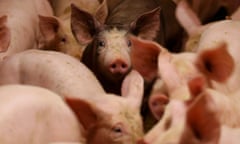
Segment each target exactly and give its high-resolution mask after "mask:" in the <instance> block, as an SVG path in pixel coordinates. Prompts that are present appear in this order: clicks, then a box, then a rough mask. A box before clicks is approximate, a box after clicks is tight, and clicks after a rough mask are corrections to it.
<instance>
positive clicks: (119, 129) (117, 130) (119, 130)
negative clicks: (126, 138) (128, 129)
mask: <svg viewBox="0 0 240 144" xmlns="http://www.w3.org/2000/svg"><path fill="white" fill-rule="evenodd" d="M122 135H123V125H122V124H116V125H115V126H113V128H112V136H113V138H119V137H121V136H122Z"/></svg>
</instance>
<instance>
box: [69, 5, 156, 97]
mask: <svg viewBox="0 0 240 144" xmlns="http://www.w3.org/2000/svg"><path fill="white" fill-rule="evenodd" d="M71 8H72V16H71V27H72V31H73V34H74V36H75V38H76V40H77V41H78V42H79V43H80V44H82V45H88V46H87V47H86V49H85V50H84V53H83V57H82V62H83V63H84V64H85V65H86V66H87V67H89V68H90V69H91V70H92V71H93V72H94V74H95V75H96V76H97V78H98V79H99V80H100V82H101V83H102V85H103V87H104V89H105V90H106V91H107V92H113V93H120V87H121V82H122V80H123V78H124V77H125V76H126V74H127V73H128V72H129V71H130V70H131V68H132V62H131V59H130V53H131V42H130V40H129V33H134V34H135V35H137V36H139V37H144V38H148V39H154V38H155V37H156V35H157V31H158V30H159V23H160V21H159V13H160V9H159V8H156V9H154V10H151V11H149V12H146V13H143V14H142V15H140V16H139V17H136V19H135V20H134V21H132V22H131V24H127V27H125V25H124V24H120V25H104V22H105V20H106V17H107V11H106V10H101V11H100V12H99V13H97V15H96V16H94V15H92V14H90V13H88V12H85V11H83V10H82V9H79V8H77V7H76V6H75V5H72V6H71ZM98 15H99V16H98ZM100 16H101V17H100ZM149 21H151V23H149ZM149 27H150V28H149ZM82 29H84V31H83V30H82ZM146 29H147V30H146Z"/></svg>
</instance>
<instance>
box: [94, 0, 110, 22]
mask: <svg viewBox="0 0 240 144" xmlns="http://www.w3.org/2000/svg"><path fill="white" fill-rule="evenodd" d="M100 3H101V4H100V5H99V7H98V9H97V11H96V13H95V17H96V19H97V20H98V21H99V22H100V23H101V24H102V25H103V24H104V23H105V21H106V18H107V16H108V7H107V0H100Z"/></svg>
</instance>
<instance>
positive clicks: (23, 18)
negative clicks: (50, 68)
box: [0, 0, 53, 60]
mask: <svg viewBox="0 0 240 144" xmlns="http://www.w3.org/2000/svg"><path fill="white" fill-rule="evenodd" d="M0 5H1V6H0V27H1V31H0V33H1V36H0V41H1V45H0V51H1V53H0V60H2V59H3V58H4V57H6V56H8V55H11V54H14V53H17V52H21V51H24V50H26V49H36V48H38V45H39V41H40V38H41V37H40V32H39V27H38V14H42V15H53V13H52V9H51V6H50V4H49V2H48V1H47V0H23V1H18V0H8V1H1V2H0Z"/></svg>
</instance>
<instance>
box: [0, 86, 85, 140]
mask: <svg viewBox="0 0 240 144" xmlns="http://www.w3.org/2000/svg"><path fill="white" fill-rule="evenodd" d="M0 99H1V100H0V103H1V106H0V113H1V119H0V126H1V130H0V139H1V143H3V144H7V143H8V144H10V143H11V144H24V143H29V144H30V143H31V144H40V143H41V144H46V143H54V142H78V143H79V144H80V143H81V144H84V142H85V141H84V137H83V134H82V133H81V129H82V126H81V124H80V123H79V121H78V119H77V117H76V116H75V114H74V113H73V111H72V110H71V109H70V107H68V105H67V104H66V102H64V100H63V99H62V98H61V97H60V96H59V95H57V94H55V93H54V92H52V91H50V90H47V89H45V88H41V87H36V86H26V85H4V86H1V87H0ZM79 114H80V113H79ZM81 114H84V113H81Z"/></svg>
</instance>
